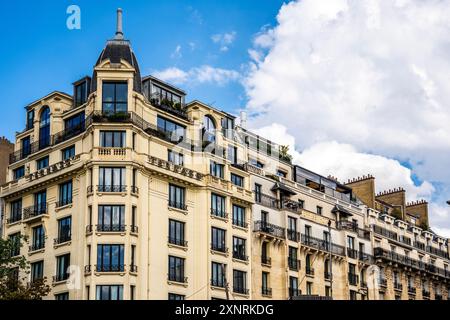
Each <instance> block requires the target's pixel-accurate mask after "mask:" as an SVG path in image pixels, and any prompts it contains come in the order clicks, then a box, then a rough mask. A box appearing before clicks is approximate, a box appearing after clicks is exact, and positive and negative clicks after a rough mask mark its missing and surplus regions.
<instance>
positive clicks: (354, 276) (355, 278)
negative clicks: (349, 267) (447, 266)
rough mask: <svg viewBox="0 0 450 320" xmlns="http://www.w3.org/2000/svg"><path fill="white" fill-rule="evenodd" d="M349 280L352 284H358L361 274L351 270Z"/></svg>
mask: <svg viewBox="0 0 450 320" xmlns="http://www.w3.org/2000/svg"><path fill="white" fill-rule="evenodd" d="M348 282H349V283H350V285H352V286H357V285H358V282H359V276H358V275H357V274H354V273H351V272H349V273H348Z"/></svg>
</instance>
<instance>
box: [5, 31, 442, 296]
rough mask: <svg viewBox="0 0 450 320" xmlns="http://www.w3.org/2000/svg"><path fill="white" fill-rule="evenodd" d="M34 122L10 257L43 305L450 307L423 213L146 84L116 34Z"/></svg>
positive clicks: (16, 182)
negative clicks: (46, 291)
mask: <svg viewBox="0 0 450 320" xmlns="http://www.w3.org/2000/svg"><path fill="white" fill-rule="evenodd" d="M26 119H27V121H26V129H25V130H24V131H23V132H21V133H18V134H17V136H16V141H15V149H14V152H13V153H12V154H11V155H10V157H9V167H8V177H7V182H6V183H5V184H3V185H2V186H0V197H1V199H2V200H3V201H4V203H5V206H4V208H5V210H4V211H5V219H3V230H4V235H3V236H4V237H5V238H6V239H7V238H10V239H12V240H13V241H17V240H14V239H18V236H19V235H23V236H27V239H28V240H27V241H28V243H27V244H26V245H25V246H23V247H22V248H21V249H20V250H16V251H15V252H13V254H14V255H24V256H26V257H27V259H28V260H29V261H30V263H31V273H30V275H29V281H35V280H36V279H40V278H43V277H45V278H46V279H47V281H48V283H50V284H51V286H52V292H51V294H50V295H49V297H48V298H49V299H56V300H67V299H84V300H88V299H89V300H122V299H126V300H134V299H143V300H145V299H172V300H182V299H236V300H239V299H300V298H302V297H303V298H324V299H326V298H333V299H396V298H400V299H407V298H412V297H414V298H417V299H427V298H429V299H439V298H442V299H447V298H448V286H449V280H450V273H449V271H448V262H449V261H448V252H449V249H448V239H444V238H442V237H439V236H437V235H435V234H433V233H432V232H431V231H429V228H428V227H427V226H426V225H425V224H424V222H427V214H428V213H427V212H425V209H424V207H423V203H413V204H406V203H403V202H400V203H399V201H398V199H397V198H396V197H393V196H391V195H390V194H387V193H386V194H382V195H378V196H375V195H373V196H370V195H368V192H366V191H367V190H366V189H365V186H362V185H361V184H362V183H359V182H361V181H359V182H358V181H356V180H354V181H353V182H349V183H347V184H342V183H339V182H338V181H336V180H335V179H333V178H331V177H328V178H325V177H322V176H320V175H318V174H316V173H314V172H311V171H309V170H307V169H305V168H302V167H299V166H295V165H292V163H291V160H290V157H289V155H287V154H286V153H285V152H284V151H283V148H281V147H280V146H278V145H276V144H274V143H272V142H271V141H268V140H267V139H264V138H262V137H259V136H257V135H255V134H253V133H252V132H250V131H248V130H247V129H246V128H245V126H244V125H243V122H242V123H241V126H237V124H236V123H235V120H236V119H235V117H233V116H232V115H230V114H228V113H226V112H223V111H219V110H217V109H215V108H212V107H210V106H208V105H206V104H204V103H202V102H199V101H193V102H190V103H188V104H186V102H185V93H184V92H183V91H182V90H180V89H178V88H175V87H173V86H171V85H170V84H167V83H165V82H163V81H161V80H159V79H157V78H154V77H152V76H148V77H141V75H140V70H139V66H138V62H137V59H136V57H135V55H134V52H133V51H132V49H131V45H130V43H129V42H128V41H127V40H124V38H123V34H122V33H121V32H119V31H118V32H117V33H116V36H115V38H114V39H112V40H110V41H108V42H107V44H106V47H105V49H104V50H103V51H102V53H101V55H100V57H99V59H98V61H97V63H96V65H95V68H94V71H93V75H92V77H84V78H83V79H80V80H79V81H77V82H75V83H74V93H73V95H69V94H66V93H62V92H53V93H51V94H49V95H47V96H45V97H42V98H41V99H39V100H37V101H35V102H34V103H32V104H30V105H28V106H27V116H26ZM373 193H374V192H373ZM372 198H373V202H371V199H372ZM402 199H403V198H402ZM402 201H403V200H402ZM394 217H396V218H394ZM408 239H409V240H408ZM410 287H414V288H415V290H416V291H415V293H414V295H413V294H412V292H410V290H409V289H410ZM419 287H420V288H419ZM411 290H412V289H411Z"/></svg>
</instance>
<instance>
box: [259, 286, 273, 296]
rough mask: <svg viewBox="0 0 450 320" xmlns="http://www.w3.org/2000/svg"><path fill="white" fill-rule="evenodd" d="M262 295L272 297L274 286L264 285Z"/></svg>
mask: <svg viewBox="0 0 450 320" xmlns="http://www.w3.org/2000/svg"><path fill="white" fill-rule="evenodd" d="M261 295H262V296H265V297H272V288H267V287H262V288H261Z"/></svg>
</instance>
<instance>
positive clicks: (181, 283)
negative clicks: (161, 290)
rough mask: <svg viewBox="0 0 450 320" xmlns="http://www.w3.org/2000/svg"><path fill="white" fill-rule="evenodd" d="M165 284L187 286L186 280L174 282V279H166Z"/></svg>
mask: <svg viewBox="0 0 450 320" xmlns="http://www.w3.org/2000/svg"><path fill="white" fill-rule="evenodd" d="M167 284H168V285H176V286H180V287H184V288H187V287H188V284H187V282H176V281H170V280H167Z"/></svg>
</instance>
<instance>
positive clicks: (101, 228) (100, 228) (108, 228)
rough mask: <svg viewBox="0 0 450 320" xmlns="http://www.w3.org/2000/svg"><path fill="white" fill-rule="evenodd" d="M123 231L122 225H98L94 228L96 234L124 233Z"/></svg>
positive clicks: (123, 226) (124, 227)
mask: <svg viewBox="0 0 450 320" xmlns="http://www.w3.org/2000/svg"><path fill="white" fill-rule="evenodd" d="M125 229H126V226H125V225H123V224H98V225H97V226H96V228H95V230H96V231H97V232H125Z"/></svg>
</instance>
